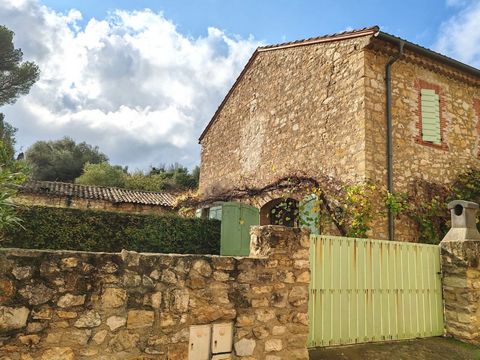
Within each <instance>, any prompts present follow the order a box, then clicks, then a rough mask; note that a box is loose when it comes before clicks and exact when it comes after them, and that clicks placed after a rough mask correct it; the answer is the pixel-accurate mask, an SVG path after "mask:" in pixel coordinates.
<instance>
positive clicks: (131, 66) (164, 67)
mask: <svg viewBox="0 0 480 360" xmlns="http://www.w3.org/2000/svg"><path fill="white" fill-rule="evenodd" d="M0 8H1V9H2V11H1V12H0V24H5V25H6V26H7V27H9V28H10V29H12V30H14V31H15V33H16V35H15V38H14V42H15V45H16V46H17V47H21V48H22V50H23V52H24V55H25V58H26V59H29V60H33V61H35V62H37V63H38V64H39V66H40V68H41V71H42V74H41V79H40V81H39V82H38V83H37V84H36V85H35V86H34V87H33V88H32V90H31V92H30V94H29V95H28V96H25V97H22V98H21V99H20V100H19V101H18V102H17V103H16V104H14V105H12V106H8V107H5V108H4V109H1V111H3V112H5V114H6V116H7V120H8V121H10V122H12V123H13V124H14V125H15V126H16V127H18V128H19V133H18V138H19V143H20V145H24V146H28V145H30V144H31V143H32V142H34V141H36V140H39V139H55V138H59V137H61V136H63V135H68V136H71V137H73V138H75V139H77V140H79V141H84V140H85V141H87V142H89V143H91V144H94V145H99V146H100V149H101V150H102V151H104V152H105V153H107V155H109V156H110V158H111V161H112V162H114V163H119V164H122V165H129V166H131V167H134V168H135V167H147V166H148V165H150V164H158V163H170V162H174V161H179V162H182V163H184V164H187V165H189V166H192V165H194V164H196V163H197V162H198V160H199V154H198V152H199V148H198V145H197V138H198V136H199V134H200V133H201V131H202V130H203V128H204V126H205V125H206V123H207V122H208V121H209V120H210V117H211V116H212V114H213V112H214V111H215V109H216V107H217V106H218V104H219V103H220V101H221V100H222V98H223V96H224V95H225V94H226V92H227V91H228V89H229V87H230V86H231V84H232V83H233V81H234V80H235V78H236V76H237V75H238V74H239V72H240V71H241V69H242V67H243V66H244V64H245V63H246V61H247V60H248V58H249V56H250V55H251V53H252V52H253V50H254V49H255V47H256V46H258V42H256V41H255V40H254V39H252V38H249V39H242V38H238V37H232V36H229V35H227V34H226V33H225V32H223V31H221V30H219V29H216V28H209V29H207V30H208V32H207V35H206V36H204V37H198V38H192V37H189V36H185V35H183V34H181V33H180V32H179V31H178V29H177V28H176V26H175V25H174V24H173V23H172V22H171V21H169V20H168V19H166V18H165V17H164V16H163V14H161V13H155V12H153V11H151V10H148V9H146V10H143V11H132V12H128V11H123V10H117V11H115V12H113V13H112V14H111V15H110V16H108V17H107V18H105V19H100V20H97V19H93V18H92V19H89V20H88V21H87V23H86V25H85V26H84V27H81V26H80V25H79V20H80V19H81V18H82V15H81V14H80V12H78V11H77V10H73V9H72V10H71V11H69V12H68V13H66V14H61V13H58V12H55V11H53V10H51V9H49V8H47V7H46V6H43V5H41V4H40V3H39V2H38V1H37V0H22V1H18V0H0Z"/></svg>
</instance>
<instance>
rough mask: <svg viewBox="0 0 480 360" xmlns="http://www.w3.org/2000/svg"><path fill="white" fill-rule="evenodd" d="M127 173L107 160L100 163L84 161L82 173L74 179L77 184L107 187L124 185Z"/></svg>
mask: <svg viewBox="0 0 480 360" xmlns="http://www.w3.org/2000/svg"><path fill="white" fill-rule="evenodd" d="M126 177H127V174H126V173H125V170H124V169H123V168H122V167H121V166H118V165H110V164H109V163H107V162H102V163H100V164H90V163H86V164H85V166H84V167H83V174H82V175H80V176H79V177H78V178H76V179H75V182H76V183H77V184H82V185H98V186H108V187H120V188H123V187H125V179H126Z"/></svg>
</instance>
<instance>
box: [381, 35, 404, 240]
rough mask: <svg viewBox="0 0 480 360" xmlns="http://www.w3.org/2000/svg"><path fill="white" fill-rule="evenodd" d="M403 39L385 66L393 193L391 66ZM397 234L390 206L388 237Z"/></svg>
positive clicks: (389, 181)
mask: <svg viewBox="0 0 480 360" xmlns="http://www.w3.org/2000/svg"><path fill="white" fill-rule="evenodd" d="M403 45H404V42H403V41H399V42H398V53H396V54H395V55H394V56H392V57H391V58H390V59H389V60H388V62H387V65H386V66H385V75H386V76H385V85H386V90H387V109H386V110H387V111H386V113H387V188H388V192H389V193H390V194H393V138H392V77H391V68H392V65H393V63H394V62H395V61H397V60H398V59H400V57H401V56H402V55H403ZM394 234H395V219H394V216H393V212H392V210H391V209H390V208H388V239H389V240H393V239H394Z"/></svg>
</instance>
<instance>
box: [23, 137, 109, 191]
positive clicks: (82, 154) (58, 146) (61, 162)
mask: <svg viewBox="0 0 480 360" xmlns="http://www.w3.org/2000/svg"><path fill="white" fill-rule="evenodd" d="M25 159H26V161H27V164H28V165H29V166H30V169H31V177H32V178H33V179H35V180H46V181H65V182H72V181H74V180H75V179H76V178H77V177H79V176H80V175H81V174H82V171H83V167H84V166H85V164H87V163H90V164H99V163H103V162H107V161H108V158H107V156H106V155H105V154H103V153H101V152H100V151H99V149H98V146H92V145H89V144H87V143H85V142H81V143H79V144H77V143H75V141H74V140H73V139H71V138H68V137H65V138H63V139H61V140H55V141H37V142H36V143H34V144H33V145H32V146H30V147H29V148H28V149H27V151H26V152H25Z"/></svg>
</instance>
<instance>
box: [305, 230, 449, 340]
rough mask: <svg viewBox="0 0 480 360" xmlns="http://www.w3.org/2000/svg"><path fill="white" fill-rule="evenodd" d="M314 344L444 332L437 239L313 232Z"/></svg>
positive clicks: (311, 311) (311, 336)
mask: <svg viewBox="0 0 480 360" xmlns="http://www.w3.org/2000/svg"><path fill="white" fill-rule="evenodd" d="M310 262H311V265H310V266H311V272H312V274H311V283H310V297H309V319H310V334H309V339H308V346H309V347H317V346H332V345H346V344H355V343H363V342H374V341H388V340H400V339H411V338H417V337H430V336H438V335H443V328H444V326H443V302H442V291H441V289H442V287H441V278H440V252H439V247H438V246H436V245H427V244H416V243H407V242H396V241H385V240H372V239H354V238H342V237H334V236H321V235H312V236H311V245H310Z"/></svg>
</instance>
